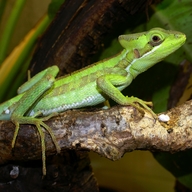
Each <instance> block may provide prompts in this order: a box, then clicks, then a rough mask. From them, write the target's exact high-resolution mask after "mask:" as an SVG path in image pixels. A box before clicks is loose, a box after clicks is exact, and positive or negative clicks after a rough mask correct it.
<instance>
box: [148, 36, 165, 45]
mask: <svg viewBox="0 0 192 192" xmlns="http://www.w3.org/2000/svg"><path fill="white" fill-rule="evenodd" d="M162 42H163V39H162V38H161V36H159V35H153V36H152V37H151V41H150V42H149V43H150V44H151V45H152V46H153V47H154V46H157V45H160V44H161V43H162Z"/></svg>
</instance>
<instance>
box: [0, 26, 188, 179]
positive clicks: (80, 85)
mask: <svg viewBox="0 0 192 192" xmlns="http://www.w3.org/2000/svg"><path fill="white" fill-rule="evenodd" d="M185 40H186V36H185V34H183V33H180V32H177V31H169V30H164V29H161V28H154V29H151V30H150V31H147V32H142V33H136V34H129V35H121V36H119V42H120V44H121V45H122V47H123V48H124V49H123V50H122V51H121V52H120V53H119V54H117V55H116V56H114V57H111V58H109V59H105V60H103V61H99V62H97V63H94V64H92V65H91V66H88V67H86V68H83V69H81V70H79V71H76V72H74V73H71V74H70V75H66V76H63V77H60V78H57V79H55V77H56V75H57V73H58V71H59V69H58V67H57V66H52V67H49V68H47V69H46V70H44V71H42V72H40V73H38V74H37V75H35V76H34V77H33V78H31V79H30V80H29V81H27V82H26V83H24V84H23V85H22V86H21V87H20V88H19V90H18V95H17V96H16V97H14V98H12V99H10V100H8V101H6V102H4V103H2V104H1V105H0V120H11V121H12V122H13V123H14V124H15V126H16V128H15V133H14V136H13V141H12V148H13V147H14V145H15V141H16V137H17V135H18V131H19V125H20V124H33V125H36V127H37V129H38V132H39V134H40V138H41V148H42V162H43V175H45V174H46V164H45V160H46V158H45V150H46V148H45V141H44V132H43V130H42V127H43V128H44V129H45V130H47V131H48V133H49V134H50V135H51V137H52V140H53V142H54V145H55V146H56V149H57V152H58V153H59V152H60V147H59V145H58V143H57V141H56V138H55V136H54V134H53V132H52V130H51V128H50V127H49V126H47V125H46V124H45V123H44V122H43V121H45V120H47V119H49V118H50V117H51V116H53V114H55V113H58V112H63V111H65V110H68V109H74V108H82V107H87V106H94V105H97V104H99V103H101V102H104V101H105V100H106V98H108V97H109V98H111V99H113V100H114V101H116V102H117V103H118V104H121V105H132V106H134V107H135V108H137V109H139V110H140V111H144V112H149V113H151V114H152V115H153V117H156V115H155V113H154V112H153V111H152V110H151V109H150V108H149V107H148V106H147V105H149V106H151V105H152V103H151V102H146V101H142V100H140V99H138V98H136V97H128V96H124V95H123V94H122V93H121V91H122V90H123V89H124V88H126V87H127V86H129V85H130V83H131V82H132V80H133V79H134V78H135V77H136V76H137V75H139V74H140V73H142V72H144V71H146V70H147V69H149V68H150V67H152V66H153V65H154V64H156V63H157V62H159V61H161V60H163V59H164V58H165V57H166V56H168V55H169V54H171V53H172V52H174V51H175V50H177V49H178V48H179V47H181V46H182V45H183V44H184V42H185Z"/></svg>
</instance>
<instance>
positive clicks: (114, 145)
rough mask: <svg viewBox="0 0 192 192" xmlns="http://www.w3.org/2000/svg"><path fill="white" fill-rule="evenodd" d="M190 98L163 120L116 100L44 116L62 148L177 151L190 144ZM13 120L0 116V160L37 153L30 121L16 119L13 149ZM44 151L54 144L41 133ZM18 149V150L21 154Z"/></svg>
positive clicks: (112, 155) (111, 152) (111, 154)
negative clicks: (113, 104)
mask: <svg viewBox="0 0 192 192" xmlns="http://www.w3.org/2000/svg"><path fill="white" fill-rule="evenodd" d="M191 108H192V101H188V102H186V103H185V104H183V105H181V106H179V107H176V108H173V109H171V110H170V111H168V112H166V113H165V114H167V115H169V117H170V121H169V122H168V123H163V122H159V121H158V120H155V119H154V118H153V117H152V116H151V115H150V114H148V113H145V114H142V113H141V112H139V111H138V110H136V109H135V108H133V107H131V106H117V107H113V108H110V109H108V110H100V111H92V112H90V111H80V110H73V111H67V112H65V113H61V114H60V115H59V116H57V117H54V118H52V119H50V120H49V121H47V122H46V124H47V125H49V126H50V127H51V128H52V129H53V132H54V134H55V136H56V138H57V140H58V143H59V145H60V147H61V148H62V150H65V149H76V150H91V151H94V152H97V153H99V154H100V155H102V156H104V157H106V158H109V159H111V160H118V159H120V158H121V157H122V156H123V155H124V154H125V153H126V152H130V151H133V150H150V151H169V152H177V151H182V150H186V149H189V148H191V146H192V126H190V125H192V117H191V116H192V113H191ZM13 133H14V125H13V124H12V123H11V122H10V121H1V122H0V147H1V151H0V156H1V159H0V163H1V164H2V163H4V162H6V161H8V160H27V159H38V158H40V157H41V148H40V141H39V135H38V133H37V130H36V129H35V127H34V126H31V125H21V126H20V131H19V135H18V137H17V141H16V146H15V148H14V153H13V152H12V150H11V141H12V138H13ZM46 149H47V152H46V154H47V156H48V155H52V154H54V153H55V152H56V151H55V147H54V145H53V142H52V140H51V138H50V136H49V135H48V134H46ZM21 154H22V156H21Z"/></svg>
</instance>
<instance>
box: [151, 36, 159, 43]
mask: <svg viewBox="0 0 192 192" xmlns="http://www.w3.org/2000/svg"><path fill="white" fill-rule="evenodd" d="M152 40H153V41H154V42H158V41H159V40H160V37H159V36H157V35H154V36H153V37H152Z"/></svg>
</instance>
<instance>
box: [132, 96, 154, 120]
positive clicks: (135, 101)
mask: <svg viewBox="0 0 192 192" xmlns="http://www.w3.org/2000/svg"><path fill="white" fill-rule="evenodd" d="M129 99H130V105H132V106H134V107H135V108H137V109H138V110H139V111H141V112H146V111H147V112H148V113H151V114H152V116H153V117H154V118H155V119H156V118H157V115H156V114H155V113H154V112H153V111H152V109H151V108H149V107H148V106H150V107H152V106H153V103H152V102H150V101H143V100H141V99H139V98H137V97H130V98H129Z"/></svg>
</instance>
